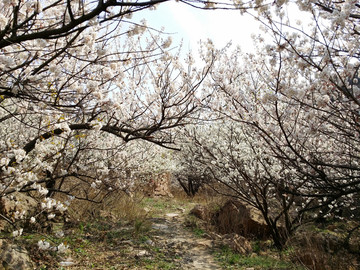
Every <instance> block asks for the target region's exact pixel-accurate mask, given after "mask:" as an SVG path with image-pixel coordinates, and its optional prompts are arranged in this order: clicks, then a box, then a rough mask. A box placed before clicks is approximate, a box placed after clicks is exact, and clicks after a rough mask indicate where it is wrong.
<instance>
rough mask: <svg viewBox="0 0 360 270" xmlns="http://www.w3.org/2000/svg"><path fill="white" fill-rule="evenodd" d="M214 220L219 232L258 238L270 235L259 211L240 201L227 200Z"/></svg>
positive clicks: (265, 237)
mask: <svg viewBox="0 0 360 270" xmlns="http://www.w3.org/2000/svg"><path fill="white" fill-rule="evenodd" d="M214 222H215V225H216V228H217V230H218V232H219V233H221V234H228V233H236V234H239V235H242V236H244V237H256V238H259V239H267V238H269V237H270V229H269V227H268V225H267V224H266V223H265V221H264V219H263V218H262V215H261V213H260V211H258V210H257V209H255V208H254V207H251V206H248V205H245V204H244V203H242V202H240V201H235V200H229V201H227V202H226V203H225V204H224V206H223V207H222V208H221V209H220V210H219V211H218V213H217V214H216V215H215V217H214Z"/></svg>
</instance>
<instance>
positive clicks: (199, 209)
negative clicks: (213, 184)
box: [190, 204, 210, 220]
mask: <svg viewBox="0 0 360 270" xmlns="http://www.w3.org/2000/svg"><path fill="white" fill-rule="evenodd" d="M190 215H194V216H195V217H197V218H200V219H202V220H208V219H209V218H210V212H209V210H208V209H207V208H206V207H205V206H203V205H200V204H198V205H195V207H194V208H193V209H191V211H190Z"/></svg>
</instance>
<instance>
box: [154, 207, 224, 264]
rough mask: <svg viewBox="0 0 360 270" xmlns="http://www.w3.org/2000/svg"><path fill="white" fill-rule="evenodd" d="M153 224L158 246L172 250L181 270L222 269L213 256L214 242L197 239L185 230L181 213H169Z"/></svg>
mask: <svg viewBox="0 0 360 270" xmlns="http://www.w3.org/2000/svg"><path fill="white" fill-rule="evenodd" d="M152 222H153V225H152V228H153V229H154V241H155V243H156V245H160V246H162V247H163V248H167V249H168V250H172V252H174V255H175V257H176V258H178V260H177V261H178V265H179V268H180V269H202V270H215V269H221V267H220V266H219V265H218V264H217V263H216V262H215V260H214V258H213V255H212V248H213V245H212V240H210V239H206V238H201V237H197V236H196V235H195V234H194V233H193V232H191V231H190V230H189V229H187V228H185V227H184V216H183V215H182V214H181V213H168V214H165V215H164V217H162V218H153V219H152Z"/></svg>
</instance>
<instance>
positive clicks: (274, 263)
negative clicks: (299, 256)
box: [215, 246, 304, 270]
mask: <svg viewBox="0 0 360 270" xmlns="http://www.w3.org/2000/svg"><path fill="white" fill-rule="evenodd" d="M215 256H216V258H217V260H218V261H219V262H220V263H221V264H222V266H223V267H224V268H225V269H244V268H247V267H252V268H254V269H262V270H270V269H271V270H280V269H286V270H300V269H304V268H302V267H301V266H298V265H295V264H293V263H291V262H287V261H283V260H279V259H278V258H275V257H271V256H244V255H240V254H237V253H235V252H233V251H232V250H231V249H230V248H229V247H227V246H224V247H222V248H221V249H220V250H219V251H218V252H216V253H215Z"/></svg>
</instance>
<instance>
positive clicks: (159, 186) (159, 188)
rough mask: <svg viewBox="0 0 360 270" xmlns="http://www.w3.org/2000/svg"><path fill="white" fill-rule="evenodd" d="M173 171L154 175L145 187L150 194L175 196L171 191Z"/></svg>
mask: <svg viewBox="0 0 360 270" xmlns="http://www.w3.org/2000/svg"><path fill="white" fill-rule="evenodd" d="M170 186H171V173H168V172H165V173H160V174H157V175H155V176H153V177H152V178H151V179H150V181H149V182H148V183H147V184H146V185H145V186H144V187H143V190H144V193H145V194H147V195H148V196H161V197H171V198H172V197H174V196H173V195H172V193H171V191H170Z"/></svg>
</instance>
